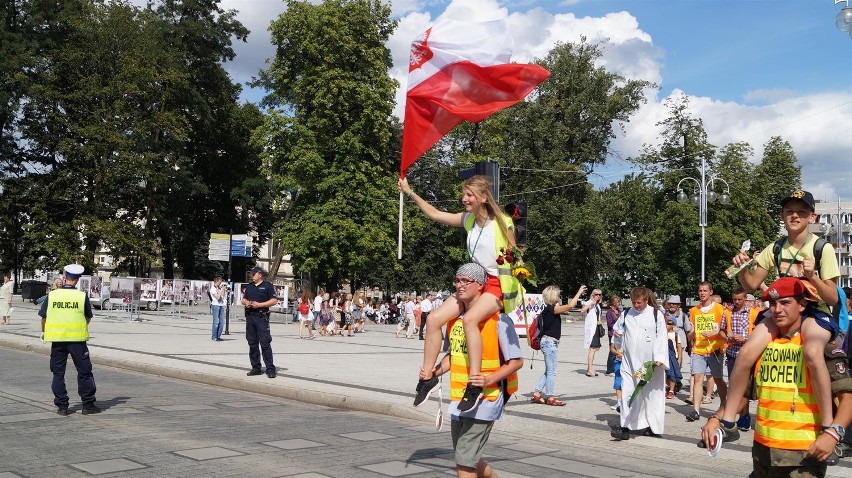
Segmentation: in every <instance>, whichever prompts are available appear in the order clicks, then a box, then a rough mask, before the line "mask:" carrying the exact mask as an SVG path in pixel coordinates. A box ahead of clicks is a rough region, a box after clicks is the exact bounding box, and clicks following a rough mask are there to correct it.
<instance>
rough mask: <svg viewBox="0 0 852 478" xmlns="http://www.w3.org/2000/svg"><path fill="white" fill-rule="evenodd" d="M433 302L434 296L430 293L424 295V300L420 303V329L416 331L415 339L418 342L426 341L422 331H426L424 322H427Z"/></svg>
mask: <svg viewBox="0 0 852 478" xmlns="http://www.w3.org/2000/svg"><path fill="white" fill-rule="evenodd" d="M433 300H435V296H434V295H433V294H432V293H431V292H430V293H428V294H426V299H424V300H423V302H421V303H420V328H419V329H417V338H419V339H420V340H426V339H425V338H423V331H424V330H426V321H427V320H429V313H430V312H432V301H433Z"/></svg>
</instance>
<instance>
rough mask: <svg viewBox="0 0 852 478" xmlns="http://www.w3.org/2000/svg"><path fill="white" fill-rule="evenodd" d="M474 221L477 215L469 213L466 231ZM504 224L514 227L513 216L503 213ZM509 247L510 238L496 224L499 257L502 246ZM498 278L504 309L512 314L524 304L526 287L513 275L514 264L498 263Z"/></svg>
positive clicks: (465, 226) (495, 234)
mask: <svg viewBox="0 0 852 478" xmlns="http://www.w3.org/2000/svg"><path fill="white" fill-rule="evenodd" d="M474 221H476V216H474V215H473V214H468V215H467V218H466V220H465V222H464V230H465V232H470V230H471V229H473V224H474ZM503 224H505V225H506V228H507V229H510V228H512V227H514V224H513V223H512V218H511V217H509V216H506V215H503ZM508 247H509V239H508V238H507V237H506V236H504V235H503V231H502V230H501V229H500V226H498V225H497V224H494V248H495V250H496V251H497V256H498V257H499V256H500V255H501V252H500V249H501V248H502V249H506V248H508ZM497 279H498V280H499V281H500V290H501V292H502V294H503V311H504V312H506V313H507V314H510V313H512V311H514V310H515V309H516V308H518V306H522V305H523V304H522V303H521V294H522V292H521V291H522V290H523V291H524V292H526V289H524V287H523V286H522V285H521V283H520V281H518V279H517V278H516V277H515V276H513V275H512V266H510V265H509V264H508V263H503V264H502V265H501V264H498V265H497Z"/></svg>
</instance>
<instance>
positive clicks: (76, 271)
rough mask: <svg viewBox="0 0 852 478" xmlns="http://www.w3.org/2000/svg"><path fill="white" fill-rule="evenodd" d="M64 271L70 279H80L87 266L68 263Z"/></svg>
mask: <svg viewBox="0 0 852 478" xmlns="http://www.w3.org/2000/svg"><path fill="white" fill-rule="evenodd" d="M63 271H64V272H65V277H67V278H69V279H79V278H80V276H81V275H83V271H85V268H83V266H81V265H80V264H68V265H67V266H65V269H63Z"/></svg>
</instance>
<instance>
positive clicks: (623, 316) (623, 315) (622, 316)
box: [621, 304, 665, 335]
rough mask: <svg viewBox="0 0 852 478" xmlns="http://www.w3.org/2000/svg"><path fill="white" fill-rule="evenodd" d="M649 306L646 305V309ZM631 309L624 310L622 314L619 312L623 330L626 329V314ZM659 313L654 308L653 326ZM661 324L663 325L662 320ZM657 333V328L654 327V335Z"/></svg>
mask: <svg viewBox="0 0 852 478" xmlns="http://www.w3.org/2000/svg"><path fill="white" fill-rule="evenodd" d="M650 306H651V305H650V304H648V307H650ZM632 308H633V307H628V308H626V309H624V311H623V312H621V323H622V324H624V329H625V330H626V329H627V312H629V311H630V309H632ZM659 313H660V309H657V308H654V324H656V323H657V314H659ZM663 323H664V324H665V320H663ZM657 333H658V332H657V328H656V327H654V334H657ZM621 335H624V330H622V331H621Z"/></svg>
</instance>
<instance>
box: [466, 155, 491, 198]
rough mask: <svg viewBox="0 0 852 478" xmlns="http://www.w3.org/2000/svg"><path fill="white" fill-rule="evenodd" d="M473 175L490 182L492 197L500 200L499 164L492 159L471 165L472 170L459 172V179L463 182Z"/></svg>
mask: <svg viewBox="0 0 852 478" xmlns="http://www.w3.org/2000/svg"><path fill="white" fill-rule="evenodd" d="M473 175H481V176H485V177H487V178H488V180H489V181H491V194H493V195H494V200H495V201H499V200H500V164H499V163H498V162H497V161H494V160H493V159H488V160H486V161H477V162H475V163H473V167H472V168H467V169H462V170H460V171H459V178H460V179H461V180H465V179H467V178H469V177H471V176H473Z"/></svg>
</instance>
